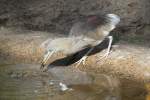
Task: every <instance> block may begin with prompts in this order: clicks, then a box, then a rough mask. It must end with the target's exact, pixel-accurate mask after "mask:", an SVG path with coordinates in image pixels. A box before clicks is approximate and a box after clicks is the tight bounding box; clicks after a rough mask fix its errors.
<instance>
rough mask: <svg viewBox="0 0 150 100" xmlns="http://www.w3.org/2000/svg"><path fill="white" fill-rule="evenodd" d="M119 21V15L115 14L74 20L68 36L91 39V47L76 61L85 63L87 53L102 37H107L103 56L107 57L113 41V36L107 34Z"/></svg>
mask: <svg viewBox="0 0 150 100" xmlns="http://www.w3.org/2000/svg"><path fill="white" fill-rule="evenodd" d="M119 22H120V17H119V16H118V15H116V14H98V15H90V16H87V17H83V18H81V19H80V20H79V21H78V22H76V23H75V24H74V25H73V27H72V28H71V30H70V33H69V37H76V36H80V37H82V39H83V40H85V41H87V40H92V41H91V43H90V45H91V46H92V48H91V49H90V50H89V51H87V53H86V54H85V55H84V56H83V57H82V58H81V59H80V60H79V61H78V62H77V63H78V64H77V65H76V67H77V66H79V65H80V63H81V62H83V64H85V61H86V59H87V57H88V55H89V54H90V53H91V52H92V50H93V49H94V47H95V46H96V45H98V44H100V43H101V42H102V41H103V40H104V39H106V38H108V39H109V44H108V48H107V51H106V53H105V54H104V56H103V57H106V58H107V57H108V55H109V53H110V49H111V45H112V41H113V37H112V36H110V35H109V33H110V31H112V30H113V29H114V28H115V27H116V25H117V24H118V23H119Z"/></svg>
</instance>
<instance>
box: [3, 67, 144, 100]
mask: <svg viewBox="0 0 150 100" xmlns="http://www.w3.org/2000/svg"><path fill="white" fill-rule="evenodd" d="M37 66H39V65H31V64H17V65H1V66H0V100H145V94H144V93H145V91H143V90H142V89H141V90H138V89H137V87H138V86H137V87H136V86H134V87H133V90H131V92H135V91H134V88H136V91H139V92H138V93H139V94H136V93H130V89H126V87H125V88H124V87H122V86H121V83H120V81H119V80H118V79H117V78H115V77H112V76H108V75H105V74H92V77H93V80H92V82H91V83H87V84H86V82H83V83H84V84H82V82H79V83H80V84H73V82H74V80H73V82H70V84H69V85H68V87H69V88H70V90H66V91H61V89H60V86H59V84H58V83H59V82H60V80H57V79H55V78H54V77H52V75H51V74H50V73H43V72H40V71H39V70H38V68H39V67H37ZM67 75H68V74H67ZM81 75H82V74H81ZM70 76H71V75H70ZM71 77H72V76H71ZM64 78H65V77H64ZM67 79H68V76H67ZM52 80H55V82H54V83H53V84H52V83H51V81H52ZM68 81H69V80H68ZM76 83H77V82H76ZM122 88H123V89H124V91H123V90H122ZM127 88H129V87H127ZM130 88H132V87H130ZM126 90H127V92H126ZM122 93H123V94H122ZM142 93H143V94H142ZM131 94H133V95H134V96H135V97H134V98H136V99H133V95H131ZM139 95H141V96H140V97H139ZM136 96H137V97H136Z"/></svg>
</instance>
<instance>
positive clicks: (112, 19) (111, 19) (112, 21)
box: [106, 14, 120, 26]
mask: <svg viewBox="0 0 150 100" xmlns="http://www.w3.org/2000/svg"><path fill="white" fill-rule="evenodd" d="M106 17H107V19H108V20H109V23H110V24H112V25H114V26H116V25H117V24H118V23H119V22H120V17H119V16H118V15H116V14H107V15H106Z"/></svg>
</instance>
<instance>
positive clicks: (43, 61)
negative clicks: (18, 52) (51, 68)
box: [41, 51, 54, 69]
mask: <svg viewBox="0 0 150 100" xmlns="http://www.w3.org/2000/svg"><path fill="white" fill-rule="evenodd" d="M53 53H54V51H48V52H47V53H46V54H45V55H44V59H43V60H42V62H41V69H42V68H44V66H45V65H46V62H47V61H48V59H49V58H50V57H51V56H52V54H53Z"/></svg>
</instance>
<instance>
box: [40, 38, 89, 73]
mask: <svg viewBox="0 0 150 100" xmlns="http://www.w3.org/2000/svg"><path fill="white" fill-rule="evenodd" d="M47 42H48V43H47ZM90 43H91V40H88V41H85V40H82V38H81V37H80V36H79V37H59V38H55V39H53V40H51V41H47V40H46V42H44V44H47V46H46V51H45V54H44V57H43V60H42V62H41V69H43V71H45V70H47V67H46V66H45V65H46V63H47V61H48V59H49V58H50V57H51V56H52V55H53V54H54V53H57V52H62V53H63V54H65V55H72V54H74V53H76V52H78V51H80V50H82V49H84V48H86V47H87V46H88V44H90ZM42 45H43V44H42Z"/></svg>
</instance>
